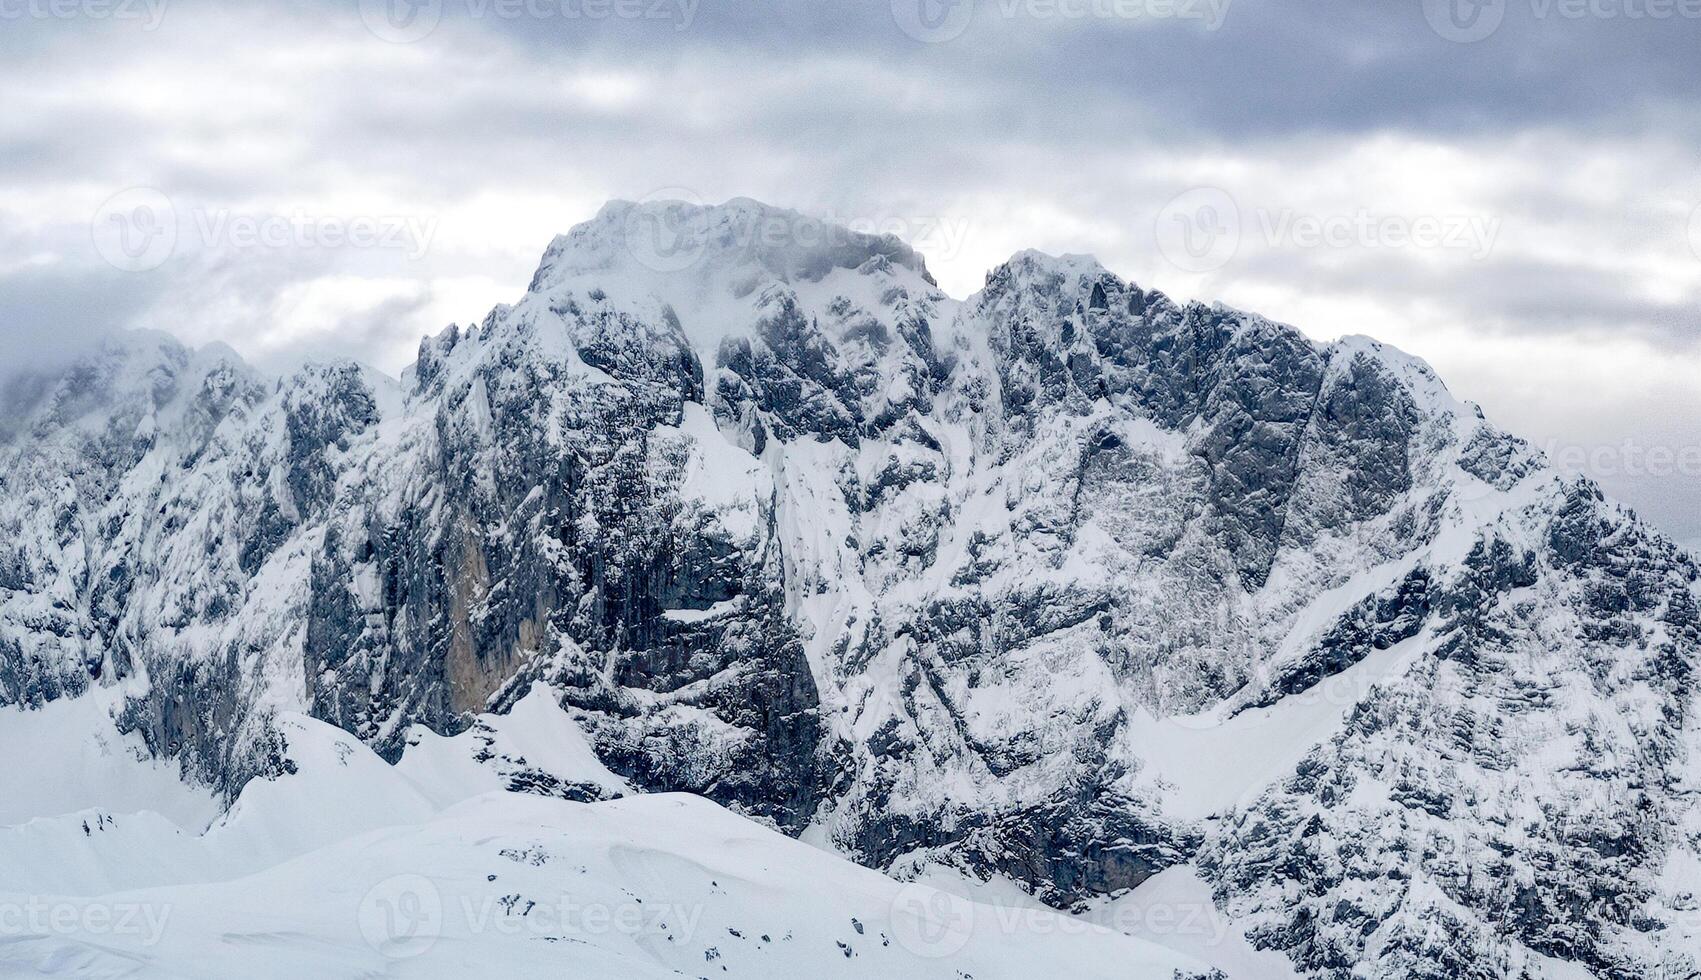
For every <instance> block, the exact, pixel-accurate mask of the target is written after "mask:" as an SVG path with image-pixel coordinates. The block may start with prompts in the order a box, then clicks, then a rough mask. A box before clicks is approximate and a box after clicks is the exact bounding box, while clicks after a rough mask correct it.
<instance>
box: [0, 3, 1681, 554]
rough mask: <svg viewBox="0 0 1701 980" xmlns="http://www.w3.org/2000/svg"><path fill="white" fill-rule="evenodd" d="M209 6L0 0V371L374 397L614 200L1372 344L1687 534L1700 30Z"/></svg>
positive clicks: (968, 7)
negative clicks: (1070, 275) (648, 202)
mask: <svg viewBox="0 0 1701 980" xmlns="http://www.w3.org/2000/svg"><path fill="white" fill-rule="evenodd" d="M232 7H233V8H239V9H223V8H222V7H221V6H218V5H214V4H210V3H200V2H194V0H83V2H78V3H73V2H70V0H0V92H4V93H5V95H4V99H5V112H4V113H0V328H3V330H4V338H3V339H4V341H5V348H4V352H3V353H0V364H3V363H5V362H10V363H13V364H16V363H19V362H24V361H39V360H43V359H48V358H52V357H56V356H62V355H63V353H64V352H65V351H67V350H68V349H70V348H72V347H74V346H75V345H76V344H77V343H78V342H80V341H81V340H82V339H84V338H87V337H88V336H90V335H92V334H94V333H95V332H98V331H100V330H104V329H110V328H113V327H120V326H149V327H156V328H160V329H164V330H168V331H170V332H173V333H175V334H177V335H179V336H180V337H182V338H183V339H185V340H186V341H189V342H192V343H204V342H208V341H212V340H222V341H225V342H227V343H229V344H231V345H232V346H234V347H235V348H237V349H238V350H239V351H241V352H242V353H243V354H244V355H245V356H247V357H249V358H250V359H251V360H253V361H255V362H256V363H259V364H261V365H262V366H266V367H271V368H274V369H281V368H284V367H287V366H288V365H290V364H292V363H294V362H296V361H299V360H301V359H303V358H306V357H324V356H330V355H349V356H354V357H357V358H360V359H362V360H365V361H367V362H369V363H372V364H374V365H377V366H379V367H381V368H384V369H386V370H389V371H392V372H394V371H398V370H399V369H400V368H401V367H403V366H404V365H405V364H406V363H407V362H408V361H409V360H410V359H411V356H412V351H413V349H414V348H415V346H416V344H417V342H418V338H419V336H420V335H421V334H424V333H427V332H435V331H436V330H438V329H439V328H441V327H442V326H444V325H445V324H447V323H449V322H450V321H459V322H463V323H464V322H467V321H469V320H476V319H480V318H482V316H483V314H484V313H485V312H486V311H488V309H489V308H490V307H491V306H492V305H493V304H495V303H498V302H506V301H511V300H513V299H515V298H516V297H518V296H519V295H520V293H521V292H523V290H524V288H525V285H526V283H527V281H528V280H529V278H530V276H531V273H532V271H533V269H534V268H535V266H536V263H537V259H538V257H539V255H540V254H541V252H542V250H543V248H544V246H545V245H546V244H547V243H548V241H549V239H550V238H551V237H552V236H553V235H554V234H556V233H558V232H562V231H565V230H566V229H568V228H569V227H571V226H572V225H573V224H575V223H577V222H579V221H582V220H584V219H585V218H587V217H589V216H590V215H591V214H593V213H594V212H595V211H596V209H597V208H598V207H599V206H600V205H601V203H602V202H603V201H605V200H606V199H608V198H611V197H623V198H630V199H643V198H654V197H685V198H694V199H697V200H702V201H708V202H718V201H722V200H725V199H727V198H730V197H734V196H741V195H742V196H749V197H755V198H758V199H761V200H764V201H768V202H770V203H774V204H781V205H787V206H791V207H796V208H799V209H802V210H804V211H808V212H812V213H816V214H819V215H822V216H826V217H832V218H837V219H839V220H841V221H844V222H846V223H850V224H853V225H856V226H861V227H873V228H878V229H881V230H889V231H894V232H896V233H898V234H900V235H902V236H903V237H905V238H907V239H909V240H911V241H912V242H914V243H915V244H916V245H917V246H918V247H919V248H920V249H921V250H922V252H923V253H924V254H925V255H926V256H927V259H928V263H929V265H930V267H931V268H932V269H933V271H934V273H935V275H936V276H937V278H938V279H939V280H940V283H941V284H942V285H943V286H944V287H945V288H946V289H947V290H948V291H950V292H951V293H952V294H953V295H957V296H965V295H967V294H968V293H970V292H972V291H973V290H975V289H976V288H978V287H979V285H980V284H981V282H982V280H983V278H984V275H985V272H986V270H987V269H988V268H990V267H991V266H993V265H995V264H997V263H998V262H1000V261H1002V260H1003V259H1005V258H1007V257H1008V256H1009V255H1010V253H1012V252H1014V251H1016V250H1018V249H1021V248H1027V247H1034V248H1040V249H1043V250H1046V251H1051V252H1090V253H1093V254H1095V255H1097V256H1098V257H1099V259H1100V260H1101V261H1103V262H1104V263H1105V264H1106V265H1107V266H1109V267H1110V268H1111V269H1113V270H1114V271H1116V272H1118V273H1120V274H1121V275H1123V276H1124V277H1126V278H1129V279H1132V280H1134V281H1136V282H1139V283H1140V284H1142V285H1144V286H1149V287H1157V288H1160V289H1163V290H1164V291H1166V292H1168V293H1170V294H1171V295H1173V296H1176V297H1180V298H1199V299H1205V300H1221V301H1223V302H1226V303H1228V304H1231V305H1234V306H1239V307H1242V308H1247V309H1252V310H1256V311H1259V312H1261V313H1264V314H1266V315H1269V316H1271V317H1274V318H1276V319H1279V320H1283V321H1286V322H1289V323H1293V324H1295V325H1296V326H1299V327H1301V328H1302V329H1304V330H1305V331H1307V332H1308V333H1310V334H1311V335H1312V336H1315V337H1318V338H1322V339H1330V338H1333V337H1336V336H1339V335H1341V334H1347V333H1366V334H1371V335H1373V336H1376V337H1379V338H1381V339H1383V340H1386V341H1389V342H1391V343H1394V344H1396V345H1398V346H1400V347H1402V348H1404V349H1406V350H1408V351H1410V352H1412V353H1415V354H1418V355H1420V356H1422V357H1425V358H1427V359H1428V360H1429V361H1430V362H1431V363H1433V364H1434V365H1435V366H1436V367H1437V368H1438V369H1439V370H1440V371H1441V373H1442V375H1443V377H1445V378H1446V379H1447V380H1448V382H1449V383H1450V385H1451V387H1452V388H1453V389H1454V391H1455V392H1456V393H1457V394H1459V395H1460V396H1461V397H1464V398H1469V399H1472V400H1475V401H1478V402H1480V403H1481V404H1482V405H1483V406H1484V408H1485V410H1486V411H1487V412H1488V413H1489V415H1490V417H1491V418H1493V419H1495V420H1496V421H1498V422H1500V423H1501V424H1503V425H1505V426H1507V427H1509V428H1511V429H1512V430H1514V431H1516V432H1518V433H1520V434H1522V435H1525V436H1526V437H1528V438H1530V439H1531V440H1532V441H1534V442H1536V443H1537V444H1538V445H1540V446H1542V447H1544V448H1547V449H1549V450H1551V451H1552V452H1553V453H1554V455H1555V456H1556V459H1558V461H1560V462H1561V463H1562V464H1564V465H1568V466H1570V467H1571V468H1581V469H1583V470H1585V471H1587V472H1588V473H1589V474H1590V475H1591V476H1594V477H1595V478H1597V479H1599V480H1600V481H1601V482H1602V483H1603V484H1604V485H1606V487H1607V488H1608V489H1609V491H1610V492H1612V493H1614V494H1615V495H1617V496H1619V497H1620V498H1621V499H1624V500H1626V501H1627V502H1630V503H1632V504H1633V505H1635V506H1637V507H1638V508H1639V509H1641V510H1642V511H1643V513H1644V514H1646V515H1647V516H1649V517H1650V518H1652V519H1654V520H1655V521H1656V522H1658V523H1660V524H1662V525H1663V526H1665V527H1666V528H1667V529H1669V530H1670V531H1671V532H1673V533H1674V534H1675V535H1676V536H1678V537H1679V538H1681V539H1687V540H1701V212H1698V210H1697V208H1698V206H1701V150H1698V148H1701V72H1698V71H1697V70H1696V64H1697V56H1698V53H1701V0H1377V2H1367V0H1340V2H1336V0H1306V2H1299V0H1294V2H1283V3H1272V2H1267V0H955V2H951V0H859V2H856V3H848V2H847V3H827V2H822V0H796V2H793V0H748V2H738V3H734V2H729V0H700V2H699V0H439V2H429V0H415V2H409V0H393V2H392V0H372V2H357V0H340V2H331V0H297V2H293V3H289V2H274V3H254V4H241V5H232ZM138 215H140V216H141V217H140V218H138Z"/></svg>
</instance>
